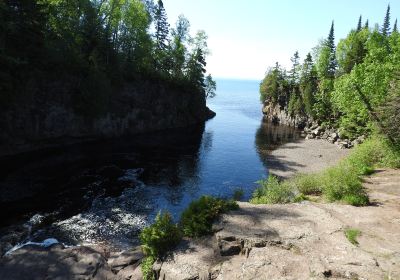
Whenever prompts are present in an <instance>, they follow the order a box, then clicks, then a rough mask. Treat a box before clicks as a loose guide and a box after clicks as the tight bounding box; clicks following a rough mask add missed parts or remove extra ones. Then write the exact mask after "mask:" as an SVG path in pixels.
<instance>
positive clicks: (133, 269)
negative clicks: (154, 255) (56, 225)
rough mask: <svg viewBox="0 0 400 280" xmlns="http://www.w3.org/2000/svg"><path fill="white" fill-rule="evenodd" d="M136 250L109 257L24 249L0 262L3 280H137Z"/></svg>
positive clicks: (91, 250)
mask: <svg viewBox="0 0 400 280" xmlns="http://www.w3.org/2000/svg"><path fill="white" fill-rule="evenodd" d="M142 256H143V255H142V254H141V252H140V251H138V250H137V249H134V250H129V251H124V252H121V253H118V254H110V252H107V251H105V250H103V249H102V248H100V247H97V246H94V247H87V246H79V247H70V248H64V247H63V246H62V245H60V244H57V245H53V246H51V247H50V248H43V247H39V246H31V245H29V246H25V247H23V248H21V249H18V250H16V251H15V252H13V253H12V254H11V255H8V256H4V257H2V258H1V259H0V279H1V280H25V279H26V280H44V279H49V280H50V279H57V280H75V279H76V280H78V279H80V280H82V279H85V280H86V279H87V280H89V279H94V280H114V279H118V280H138V279H142V274H141V270H140V266H139V264H140V260H141V258H142Z"/></svg>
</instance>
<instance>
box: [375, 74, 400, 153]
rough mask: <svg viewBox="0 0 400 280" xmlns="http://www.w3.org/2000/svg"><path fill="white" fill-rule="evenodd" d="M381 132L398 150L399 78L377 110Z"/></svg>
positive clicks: (399, 139) (399, 136) (399, 118)
mask: <svg viewBox="0 0 400 280" xmlns="http://www.w3.org/2000/svg"><path fill="white" fill-rule="evenodd" d="M377 111H378V115H379V118H380V121H381V123H380V125H381V130H382V132H383V133H384V134H385V135H387V136H388V138H389V139H390V141H392V142H393V143H392V144H393V145H395V146H397V147H398V148H400V129H399V123H400V76H399V75H398V76H397V77H396V81H395V83H393V84H392V86H391V88H390V91H389V95H388V97H387V98H386V102H385V104H384V105H382V106H381V107H380V108H379V109H378V110H377Z"/></svg>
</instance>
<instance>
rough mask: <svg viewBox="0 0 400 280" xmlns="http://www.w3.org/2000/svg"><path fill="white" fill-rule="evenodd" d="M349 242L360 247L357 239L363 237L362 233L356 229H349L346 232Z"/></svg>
mask: <svg viewBox="0 0 400 280" xmlns="http://www.w3.org/2000/svg"><path fill="white" fill-rule="evenodd" d="M344 235H345V236H346V238H347V240H349V241H350V243H351V244H353V245H358V241H357V237H359V236H360V235H361V231H360V230H358V229H355V228H348V229H346V230H345V231H344Z"/></svg>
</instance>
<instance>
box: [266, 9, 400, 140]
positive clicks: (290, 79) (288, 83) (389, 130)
mask: <svg viewBox="0 0 400 280" xmlns="http://www.w3.org/2000/svg"><path fill="white" fill-rule="evenodd" d="M378 29H379V28H375V30H373V31H372V30H370V29H369V28H368V20H367V21H366V24H365V26H364V27H362V18H361V16H360V18H359V19H358V25H357V29H355V30H351V31H350V32H349V33H348V35H347V36H346V38H344V39H342V40H340V41H339V43H338V45H337V47H336V46H335V42H334V39H335V38H334V37H335V36H334V24H333V22H332V25H331V29H330V32H329V35H328V37H327V38H326V39H324V40H321V41H320V42H319V44H318V45H317V46H316V47H315V48H314V52H313V58H314V61H313V59H312V57H311V55H310V54H309V55H307V57H306V59H305V60H304V63H303V65H302V67H299V64H298V61H299V55H298V53H297V52H296V53H295V55H294V56H293V57H292V59H291V60H292V62H293V66H292V67H291V69H290V70H289V72H288V74H286V71H285V70H284V69H281V67H280V66H279V64H278V63H277V64H276V66H275V67H274V68H271V69H270V70H269V71H268V72H267V73H266V76H265V78H264V79H263V81H262V83H261V84H260V98H261V102H265V101H268V102H269V103H272V105H278V104H279V105H280V108H281V109H285V110H287V112H288V113H289V114H290V115H292V116H295V115H300V116H308V117H311V118H312V119H313V120H317V121H318V122H319V123H326V124H329V125H330V126H333V127H335V128H337V129H340V130H341V134H342V135H346V136H347V137H349V138H351V139H353V138H357V137H358V136H360V135H370V134H372V133H373V132H374V131H375V130H376V128H379V131H380V132H381V133H384V134H386V135H387V136H388V138H389V139H390V138H393V137H394V138H396V137H397V138H398V131H399V130H398V129H397V125H396V123H398V121H399V120H398V118H397V116H398V115H399V114H398V112H397V111H398V106H397V105H396V104H398V103H399V100H398V99H399V98H398V97H397V96H399V94H398V90H397V94H393V93H392V92H393V88H396V87H397V88H399V87H398V86H393V84H395V85H396V83H397V82H396V81H397V80H398V75H399V74H398V73H400V34H399V33H398V31H397V24H396V26H395V27H394V28H393V29H394V30H393V32H392V34H390V30H389V29H390V7H389V6H388V9H387V12H386V16H385V20H384V23H383V26H382V28H381V29H380V30H378ZM299 68H301V71H298V69H299ZM394 91H395V90H394ZM387 107H388V108H387ZM379 108H385V109H383V110H382V112H380V111H379ZM386 108H387V109H388V110H386ZM391 135H393V137H392V136H391ZM396 135H397V136H396ZM392 142H396V141H392ZM395 145H397V144H395Z"/></svg>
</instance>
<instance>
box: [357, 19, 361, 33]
mask: <svg viewBox="0 0 400 280" xmlns="http://www.w3.org/2000/svg"><path fill="white" fill-rule="evenodd" d="M361 21H362V16H361V15H360V17H359V18H358V24H357V32H360V31H361V29H362V23H361Z"/></svg>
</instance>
